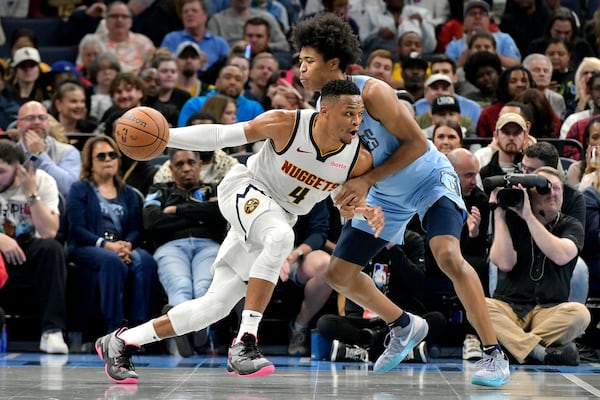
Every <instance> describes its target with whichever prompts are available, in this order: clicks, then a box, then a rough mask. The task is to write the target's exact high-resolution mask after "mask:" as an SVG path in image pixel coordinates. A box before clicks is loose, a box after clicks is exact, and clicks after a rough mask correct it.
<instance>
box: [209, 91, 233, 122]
mask: <svg viewBox="0 0 600 400" xmlns="http://www.w3.org/2000/svg"><path fill="white" fill-rule="evenodd" d="M201 111H202V112H204V113H207V114H210V115H212V116H213V117H215V118H216V121H217V122H216V123H217V124H223V125H229V124H235V123H236V122H237V117H236V113H237V106H236V103H235V100H234V99H232V98H231V97H229V96H225V95H222V94H215V95H214V96H211V97H209V98H208V99H206V101H205V102H204V105H203V106H202V110H201Z"/></svg>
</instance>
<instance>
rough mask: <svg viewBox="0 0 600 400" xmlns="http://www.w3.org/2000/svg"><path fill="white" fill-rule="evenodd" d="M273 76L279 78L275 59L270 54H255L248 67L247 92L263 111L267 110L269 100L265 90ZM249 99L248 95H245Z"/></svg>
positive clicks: (277, 64)
mask: <svg viewBox="0 0 600 400" xmlns="http://www.w3.org/2000/svg"><path fill="white" fill-rule="evenodd" d="M273 75H275V76H276V77H277V79H278V78H279V63H278V62H277V59H276V58H275V57H274V56H273V55H272V54H270V53H260V54H257V55H256V56H255V57H254V58H253V59H252V65H251V67H250V75H249V77H250V81H249V82H248V84H249V90H248V91H247V92H249V93H250V94H251V95H252V96H253V97H254V98H255V99H256V101H258V102H259V103H260V104H261V105H262V107H263V109H269V108H270V104H269V99H268V97H267V89H268V86H269V83H270V82H269V81H270V80H271V77H273ZM246 97H250V95H246Z"/></svg>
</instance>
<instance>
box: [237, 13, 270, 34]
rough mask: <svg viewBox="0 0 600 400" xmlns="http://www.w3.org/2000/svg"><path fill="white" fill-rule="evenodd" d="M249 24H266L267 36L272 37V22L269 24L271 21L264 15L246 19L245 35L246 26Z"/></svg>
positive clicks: (244, 31)
mask: <svg viewBox="0 0 600 400" xmlns="http://www.w3.org/2000/svg"><path fill="white" fill-rule="evenodd" d="M248 25H254V26H259V25H264V26H266V27H267V37H271V24H269V21H267V20H266V19H264V18H263V17H252V18H248V19H247V20H246V22H245V23H244V29H243V30H242V32H243V33H244V35H245V34H246V27H247V26H248Z"/></svg>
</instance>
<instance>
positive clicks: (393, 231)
mask: <svg viewBox="0 0 600 400" xmlns="http://www.w3.org/2000/svg"><path fill="white" fill-rule="evenodd" d="M293 40H294V44H295V45H296V48H297V49H299V50H300V81H301V82H302V84H303V85H304V87H305V88H306V89H309V90H316V91H320V90H321V88H322V87H323V86H324V85H325V84H326V83H327V82H329V81H331V80H336V79H344V78H346V76H345V73H344V71H345V70H346V67H347V66H348V65H349V64H352V63H355V62H356V60H358V58H359V55H360V49H359V42H358V39H357V37H356V36H355V35H353V33H352V30H351V29H350V27H349V25H348V24H347V23H345V22H344V21H343V20H341V19H340V18H338V17H336V16H335V15H332V14H321V15H318V16H316V17H314V18H311V19H308V20H305V21H302V22H300V23H298V25H297V26H296V29H295V31H294V37H293ZM351 79H352V80H353V81H354V83H356V84H357V86H358V87H359V88H360V90H361V94H362V98H363V102H364V104H365V113H364V115H363V121H362V123H361V125H360V128H359V135H360V136H361V139H362V140H363V142H365V143H366V144H367V145H368V147H369V150H371V153H372V154H373V159H374V167H375V168H374V169H372V170H371V171H369V172H367V173H366V174H364V175H362V176H360V177H358V178H355V179H351V180H349V181H347V182H346V183H345V184H344V186H343V188H342V190H341V192H340V193H339V194H338V195H337V196H336V198H335V201H336V203H337V204H338V205H352V204H353V202H354V201H357V200H358V199H361V198H363V196H364V195H365V194H367V192H368V197H367V202H368V204H371V205H378V206H381V207H382V209H383V211H384V214H385V227H384V229H383V232H382V233H381V235H380V237H379V238H375V237H374V236H373V235H372V234H371V233H370V229H369V227H368V225H365V224H364V223H362V222H356V221H352V222H349V223H346V225H345V226H344V229H343V230H342V234H341V236H340V239H339V241H338V243H337V246H336V249H335V251H334V254H333V256H334V257H332V260H331V263H330V265H329V268H328V271H327V273H326V277H327V280H328V283H329V284H330V285H331V286H332V288H333V289H335V290H336V291H337V292H338V293H341V294H343V295H345V296H346V297H348V298H349V299H351V300H352V301H354V302H355V303H357V304H359V305H361V306H362V307H364V308H366V309H369V310H371V311H373V312H374V313H376V314H378V315H379V316H380V317H381V318H383V319H384V320H385V321H386V322H387V323H389V324H390V327H391V331H390V340H389V344H388V345H387V348H386V350H385V351H384V353H383V354H382V355H381V356H380V357H379V359H378V360H377V361H376V362H375V366H374V368H373V371H374V372H376V373H382V372H386V371H389V370H391V369H392V368H394V367H396V366H397V365H398V364H399V363H400V362H401V361H402V360H403V359H404V358H405V357H406V355H407V354H408V353H409V351H410V350H411V349H412V348H413V347H414V346H416V345H417V344H419V342H420V341H422V340H423V338H425V336H426V335H427V332H428V326H427V323H426V322H425V320H424V319H422V318H420V317H419V316H416V315H412V314H410V313H408V312H405V311H403V310H402V309H400V308H399V307H398V306H396V305H395V304H394V303H392V301H390V300H389V299H388V298H387V297H386V296H385V295H383V294H382V293H381V292H380V291H379V290H378V289H377V287H376V286H375V285H374V283H373V281H372V280H371V278H369V277H368V276H367V275H365V274H364V273H362V269H363V268H364V266H365V265H367V263H368V261H369V260H370V259H371V258H373V257H374V256H375V255H376V254H377V253H378V252H379V251H380V250H381V249H382V248H383V247H384V246H385V245H386V244H387V242H388V241H391V242H396V243H401V242H402V237H403V235H404V230H405V227H406V224H407V223H408V221H409V220H410V219H411V218H412V217H413V216H414V215H415V214H419V217H420V218H421V221H422V222H423V227H424V228H425V230H426V232H427V240H428V242H429V246H430V248H431V251H432V253H433V256H434V257H435V259H436V261H437V263H438V265H439V266H440V268H441V269H442V270H443V271H444V273H446V275H448V276H449V277H450V279H451V280H452V282H453V284H454V288H455V291H456V293H457V294H458V297H459V298H460V300H461V302H462V303H463V305H464V307H465V309H466V311H467V315H468V317H469V320H470V322H471V323H472V324H473V326H474V327H475V329H476V330H477V333H478V334H479V337H480V338H481V339H482V342H483V344H484V358H483V360H482V361H481V362H480V363H479V364H478V367H479V369H478V370H477V371H476V372H475V374H474V376H473V377H472V379H471V382H472V383H474V384H478V385H485V386H501V385H503V384H505V383H506V382H507V381H508V380H509V377H510V370H509V364H508V359H507V358H506V356H505V355H504V353H503V352H502V349H501V348H500V345H499V344H498V340H497V338H496V333H495V332H494V329H493V326H492V322H491V320H490V316H489V313H488V310H487V308H486V305H485V299H484V294H483V289H482V286H481V282H480V281H479V278H478V276H477V273H476V272H475V270H474V269H473V268H472V267H471V266H470V265H469V264H468V263H467V262H466V261H465V259H464V258H463V257H462V255H461V251H460V242H459V238H460V232H461V229H462V227H463V225H464V222H465V219H466V216H467V212H466V210H465V205H464V203H463V201H462V199H461V195H460V185H459V181H458V177H457V176H456V174H455V172H454V170H453V168H452V165H451V164H450V163H449V161H448V160H447V158H446V157H445V156H444V155H443V154H442V153H440V152H438V151H437V150H436V149H435V147H434V146H433V144H432V143H431V142H429V141H427V140H426V138H425V135H423V133H422V131H421V129H419V127H418V125H417V124H416V122H415V121H414V119H413V118H412V117H411V116H410V114H409V112H408V110H407V109H406V108H405V106H404V105H403V104H401V103H400V102H399V101H398V100H397V98H396V94H395V92H394V90H393V89H392V88H391V87H390V86H389V85H388V84H386V83H384V82H382V81H379V80H377V79H373V78H370V77H365V76H353V77H351Z"/></svg>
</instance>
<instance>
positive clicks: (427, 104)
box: [415, 74, 479, 131]
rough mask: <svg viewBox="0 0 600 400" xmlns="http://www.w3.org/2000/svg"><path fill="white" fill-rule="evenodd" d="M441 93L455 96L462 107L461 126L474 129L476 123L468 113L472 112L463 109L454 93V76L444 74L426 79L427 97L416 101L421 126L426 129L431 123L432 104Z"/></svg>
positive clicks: (460, 105)
mask: <svg viewBox="0 0 600 400" xmlns="http://www.w3.org/2000/svg"><path fill="white" fill-rule="evenodd" d="M440 95H448V96H453V98H454V99H455V100H456V103H457V104H458V105H459V107H460V113H461V115H460V124H461V126H464V127H465V128H467V130H470V131H473V126H474V124H473V122H472V120H471V119H470V118H469V117H468V115H471V114H470V113H468V112H465V110H463V106H462V104H461V103H460V100H459V99H458V96H456V95H455V94H454V87H453V86H452V78H450V77H449V76H448V75H444V74H433V75H431V76H430V77H429V78H427V81H425V97H424V98H422V99H419V100H417V102H416V103H415V109H416V114H417V122H418V123H419V126H420V127H421V128H422V129H424V128H427V127H428V126H430V125H431V117H430V116H431V106H432V104H433V102H434V99H435V98H436V97H437V96H440ZM465 100H467V99H465ZM467 101H469V102H470V103H473V104H475V107H477V108H478V107H479V106H478V105H477V103H475V102H472V101H471V100H467ZM463 104H464V102H463Z"/></svg>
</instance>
